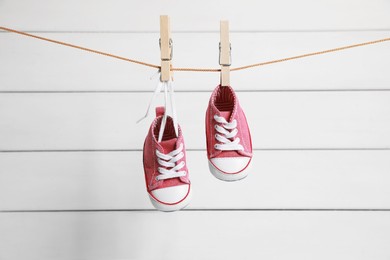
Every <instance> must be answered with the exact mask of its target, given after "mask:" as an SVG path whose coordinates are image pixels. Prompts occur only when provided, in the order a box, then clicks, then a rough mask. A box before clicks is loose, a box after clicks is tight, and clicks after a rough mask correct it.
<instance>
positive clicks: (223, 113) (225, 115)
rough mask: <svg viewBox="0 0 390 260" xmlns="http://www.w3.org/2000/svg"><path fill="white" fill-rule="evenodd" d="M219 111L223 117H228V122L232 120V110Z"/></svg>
mask: <svg viewBox="0 0 390 260" xmlns="http://www.w3.org/2000/svg"><path fill="white" fill-rule="evenodd" d="M219 113H220V116H222V117H223V118H225V119H226V121H228V122H229V121H230V116H231V114H232V112H230V111H220V112H219Z"/></svg>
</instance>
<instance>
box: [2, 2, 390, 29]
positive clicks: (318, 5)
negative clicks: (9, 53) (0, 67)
mask: <svg viewBox="0 0 390 260" xmlns="http://www.w3.org/2000/svg"><path fill="white" fill-rule="evenodd" d="M389 9H390V3H389V2H388V1H381V0H372V1H367V0H358V1H356V0H355V1H353V0H346V1H342V2H340V1H337V0H327V1H316V2H313V1H310V0H296V1H293V2H292V1H281V0H279V1H272V2H269V1H265V0H263V1H255V0H243V1H232V0H230V1H223V2H219V1H207V0H200V1H194V2H191V3H187V2H183V1H179V0H173V1H170V2H169V4H167V3H165V2H161V1H156V0H155V1H147V2H139V1H135V0H133V1H126V0H117V1H115V3H112V2H107V1H98V2H96V1H93V0H84V1H82V2H80V1H76V0H70V1H66V2H53V1H49V0H38V1H23V2H19V1H12V0H2V1H1V8H0V17H1V19H0V24H4V25H8V26H14V27H18V28H22V29H25V30H50V31H53V30H71V31H72V30H87V31H112V30H136V31H150V30H153V31H157V30H158V28H159V27H158V17H159V15H161V14H169V15H170V16H171V17H172V29H173V30H182V31H183V30H184V31H187V30H196V31H199V30H214V31H216V30H218V21H219V20H221V18H223V19H229V20H230V21H231V29H232V30H349V29H359V30H360V29H384V28H385V29H389V28H390V19H389V16H388V10H389Z"/></svg>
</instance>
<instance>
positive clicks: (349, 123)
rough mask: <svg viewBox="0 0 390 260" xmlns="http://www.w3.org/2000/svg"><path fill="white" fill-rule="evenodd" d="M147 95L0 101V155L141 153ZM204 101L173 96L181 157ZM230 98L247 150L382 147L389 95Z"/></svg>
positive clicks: (198, 126) (201, 140) (195, 141)
mask: <svg viewBox="0 0 390 260" xmlns="http://www.w3.org/2000/svg"><path fill="white" fill-rule="evenodd" d="M151 95H152V94H151V93H109V94H108V93H67V94H61V93H54V94H53V93H51V94H42V93H39V94H37V93H27V94H26V93H24V94H4V93H3V94H1V95H0V150H34V149H40V150H42V149H43V150H45V149H50V150H51V149H60V150H63V149H71V150H73V149H142V146H143V142H144V137H145V136H146V134H147V131H148V129H149V125H150V122H151V120H152V116H150V117H149V118H148V119H147V120H144V121H143V122H142V123H141V124H138V125H137V124H136V123H135V122H136V120H137V119H138V118H140V117H141V116H142V115H143V114H144V113H145V110H146V107H147V103H148V102H149V100H150V98H151ZM209 95H210V93H176V103H177V111H178V118H179V122H180V124H181V125H182V128H183V132H184V137H185V140H186V144H187V147H188V149H203V148H205V136H204V117H205V110H206V107H207V104H208V99H209ZM238 96H239V98H240V100H241V104H242V106H243V107H244V109H245V110H246V114H247V118H248V121H249V125H250V128H251V131H252V140H253V146H254V147H255V148H259V149H265V148H266V149H268V148H272V149H274V148H276V149H279V148H289V149H290V148H388V147H389V146H390V113H389V112H390V103H389V100H390V92H389V91H382V92H380V91H375V92H294V93H291V92H290V93H289V92H287V93H286V92H263V93H261V92H242V93H238ZM160 98H161V99H162V96H160ZM189 99H190V100H191V101H190V102H189ZM157 103H159V102H157ZM160 103H162V102H160ZM153 117H154V116H153Z"/></svg>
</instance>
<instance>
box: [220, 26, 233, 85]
mask: <svg viewBox="0 0 390 260" xmlns="http://www.w3.org/2000/svg"><path fill="white" fill-rule="evenodd" d="M220 33H221V34H220V35H221V36H220V42H219V64H220V65H221V86H223V87H226V86H230V65H231V63H232V61H231V57H232V56H231V49H232V48H231V45H230V41H229V21H221V24H220Z"/></svg>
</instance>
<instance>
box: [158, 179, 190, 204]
mask: <svg viewBox="0 0 390 260" xmlns="http://www.w3.org/2000/svg"><path fill="white" fill-rule="evenodd" d="M189 189H190V185H188V184H184V185H179V186H173V187H167V188H161V189H157V190H153V191H152V192H151V194H152V196H153V197H154V198H156V199H157V200H158V201H160V202H161V203H166V204H174V203H178V202H180V201H182V200H183V199H185V198H186V196H187V195H188V193H189Z"/></svg>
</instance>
